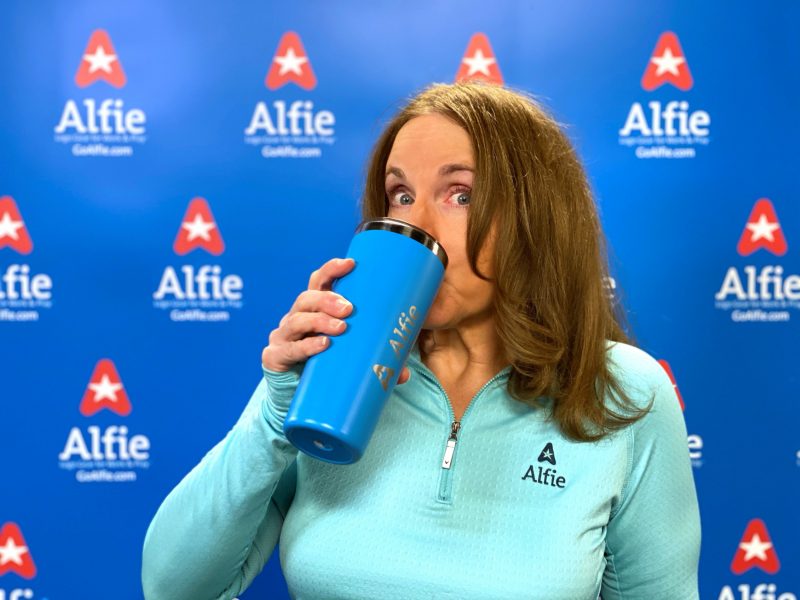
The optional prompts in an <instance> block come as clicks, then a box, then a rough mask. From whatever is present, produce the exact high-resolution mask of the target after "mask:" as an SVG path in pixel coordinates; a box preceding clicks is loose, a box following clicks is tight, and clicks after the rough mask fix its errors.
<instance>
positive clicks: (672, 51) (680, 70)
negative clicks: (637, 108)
mask: <svg viewBox="0 0 800 600" xmlns="http://www.w3.org/2000/svg"><path fill="white" fill-rule="evenodd" d="M665 83H669V84H672V85H674V86H675V87H676V88H678V89H679V90H683V91H684V92H685V91H686V90H689V89H691V87H692V85H694V80H693V79H692V74H691V72H689V63H687V62H686V56H685V55H684V53H683V49H682V48H681V43H680V42H679V41H678V36H677V35H675V34H674V33H672V32H671V31H666V32H664V33H662V34H661V37H660V38H658V43H656V48H655V50H653V55H652V56H651V57H650V61H649V62H648V63H647V68H646V69H645V71H644V75H643V76H642V87H643V88H644V89H645V90H646V91H648V92H652V91H653V90H654V89H656V88H658V87H661V86H662V85H664V84H665Z"/></svg>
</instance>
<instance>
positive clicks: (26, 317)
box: [0, 196, 53, 322]
mask: <svg viewBox="0 0 800 600" xmlns="http://www.w3.org/2000/svg"><path fill="white" fill-rule="evenodd" d="M5 249H8V250H5ZM8 251H11V252H14V253H16V254H22V255H28V254H30V253H31V252H33V240H32V239H31V236H30V233H29V232H28V227H27V225H26V224H25V221H24V219H23V218H22V215H21V214H20V212H19V208H18V207H17V203H16V202H15V201H14V199H13V198H12V197H11V196H3V197H0V257H6V256H8ZM11 256H12V257H14V254H11ZM3 263H5V261H3ZM3 263H0V273H2V275H0V321H18V322H19V321H38V320H39V316H40V313H39V310H40V309H43V308H48V309H49V308H52V306H53V280H52V279H51V278H50V276H49V275H46V274H44V273H36V274H34V273H33V272H32V269H31V266H30V265H29V264H28V262H27V261H25V262H19V261H17V260H13V259H12V260H11V262H10V264H7V265H4V264H3Z"/></svg>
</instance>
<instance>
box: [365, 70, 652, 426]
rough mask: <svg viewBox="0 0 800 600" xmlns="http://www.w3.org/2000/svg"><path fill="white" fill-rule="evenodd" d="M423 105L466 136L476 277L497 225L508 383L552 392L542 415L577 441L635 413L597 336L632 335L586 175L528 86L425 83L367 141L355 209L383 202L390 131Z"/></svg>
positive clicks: (529, 393)
mask: <svg viewBox="0 0 800 600" xmlns="http://www.w3.org/2000/svg"><path fill="white" fill-rule="evenodd" d="M430 113H436V114H441V115H444V116H446V117H448V118H450V119H452V120H453V121H454V122H455V123H457V124H458V125H459V126H461V127H462V128H464V129H465V130H466V131H467V133H468V134H469V136H470V138H471V141H472V147H473V151H474V155H475V156H474V158H475V180H474V186H473V190H472V195H471V201H470V208H469V213H468V215H469V216H468V224H467V253H468V256H469V261H470V265H471V267H472V270H473V271H474V272H475V273H476V274H477V275H478V276H479V277H482V278H483V279H488V278H487V277H486V276H484V275H483V274H482V273H480V272H479V270H478V266H477V261H478V254H479V252H480V249H481V248H482V247H483V244H484V242H485V240H486V238H487V235H489V233H490V230H491V228H492V225H493V224H496V227H497V232H496V240H497V242H496V246H495V256H494V273H495V277H494V283H495V294H494V310H495V320H496V327H497V333H498V335H499V337H500V339H501V341H502V343H503V346H504V349H505V351H506V356H507V357H508V358H509V360H510V362H511V365H512V367H513V369H512V372H511V376H510V378H509V381H508V391H509V393H510V395H511V396H512V397H513V398H515V399H516V400H519V401H521V402H525V403H527V404H529V405H531V406H534V407H536V406H542V402H541V399H542V398H550V399H552V401H553V411H552V418H554V419H555V420H556V421H557V422H558V424H559V426H560V428H561V431H562V432H563V433H564V435H566V436H567V437H569V438H571V439H574V440H578V441H595V440H598V439H600V438H602V437H604V436H605V435H607V434H608V433H610V432H612V431H614V430H617V429H619V428H621V427H624V426H625V425H627V424H629V423H632V422H634V421H636V420H637V419H638V418H640V417H641V416H642V415H643V414H644V413H645V412H646V409H644V410H639V409H637V407H636V405H635V404H634V403H633V402H632V401H631V400H630V398H628V396H627V395H626V393H625V391H624V390H623V389H622V387H621V385H620V382H619V381H618V380H617V378H616V377H615V375H614V373H613V372H612V371H611V370H610V368H609V365H608V361H607V340H610V341H619V342H624V343H632V341H631V339H630V338H629V337H628V335H627V334H626V333H625V331H624V325H626V324H627V323H626V321H625V315H624V312H623V311H622V310H621V308H620V305H619V304H617V303H615V302H614V301H613V299H612V297H611V294H609V287H608V281H609V269H608V260H607V254H606V241H605V236H604V234H603V232H602V229H601V227H600V221H599V218H598V215H597V209H596V207H595V203H594V200H593V198H592V193H591V190H590V187H589V183H588V181H587V178H586V174H585V172H584V170H583V167H582V166H581V164H580V161H579V160H578V158H577V156H576V153H575V151H574V150H573V148H572V145H571V144H570V142H569V140H568V138H567V136H566V135H565V134H564V133H563V132H562V131H561V129H560V128H559V126H558V124H557V123H556V121H555V120H554V119H553V118H552V117H550V116H549V115H548V114H547V113H546V112H545V111H544V110H543V109H542V108H541V107H540V106H539V105H538V104H537V102H536V101H535V100H533V99H532V98H531V97H529V96H527V95H525V94H524V93H522V92H517V91H512V90H510V89H508V88H504V87H500V86H496V85H491V84H482V83H477V82H467V83H456V84H435V85H432V86H430V87H428V88H427V89H425V90H423V91H422V92H421V93H419V94H417V95H416V96H415V97H413V98H412V99H411V100H410V102H409V103H408V104H407V105H406V106H405V107H404V108H402V109H401V110H400V112H399V113H398V114H397V115H395V117H394V118H393V119H392V120H391V121H390V122H389V124H388V125H387V126H386V128H385V129H384V131H383V133H382V134H381V136H380V138H379V139H378V141H377V143H376V145H375V147H374V149H373V151H372V155H371V157H370V160H369V163H368V166H367V177H366V186H365V190H364V195H363V198H362V216H363V217H364V218H365V219H370V218H376V217H381V216H385V215H386V214H387V199H386V190H385V177H386V174H385V169H386V161H387V159H388V156H389V153H390V151H391V149H392V145H393V143H394V139H395V137H396V136H397V132H398V131H399V130H400V128H401V127H402V126H403V125H404V124H405V123H407V122H408V121H409V120H411V119H413V118H414V117H417V116H420V115H424V114H430ZM609 392H612V393H613V394H614V396H613V399H612V400H611V401H609V402H606V401H605V400H604V399H605V398H606V397H607V394H608V393H609ZM612 407H615V408H612ZM617 409H622V410H621V411H620V410H617Z"/></svg>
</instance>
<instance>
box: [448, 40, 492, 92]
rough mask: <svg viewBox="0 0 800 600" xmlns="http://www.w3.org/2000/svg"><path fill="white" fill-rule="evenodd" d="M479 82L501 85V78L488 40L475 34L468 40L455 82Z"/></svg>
mask: <svg viewBox="0 0 800 600" xmlns="http://www.w3.org/2000/svg"><path fill="white" fill-rule="evenodd" d="M469 80H480V81H487V82H489V83H495V84H497V85H503V76H502V75H501V74H500V67H499V66H498V64H497V58H496V57H495V55H494V51H493V50H492V46H491V44H489V38H487V37H486V36H485V35H484V34H482V33H476V34H475V35H473V36H472V38H471V39H470V40H469V44H467V50H466V52H464V57H463V58H462V59H461V66H459V68H458V73H456V81H469Z"/></svg>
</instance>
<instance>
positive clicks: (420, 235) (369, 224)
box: [356, 217, 447, 269]
mask: <svg viewBox="0 0 800 600" xmlns="http://www.w3.org/2000/svg"><path fill="white" fill-rule="evenodd" d="M369 230H380V231H391V232H393V233H399V234H401V235H404V236H406V237H410V238H411V239H412V240H415V241H417V242H419V243H420V244H422V245H423V246H425V247H426V248H427V249H428V250H430V251H431V252H433V253H434V254H435V255H436V257H437V258H438V259H439V260H440V261H442V265H443V266H444V268H445V269H446V268H447V252H445V250H444V247H443V246H442V245H441V244H440V243H439V242H437V241H436V238H434V237H433V236H432V235H431V234H430V233H428V232H427V231H425V230H424V229H420V228H419V227H417V226H416V225H412V224H411V223H406V222H405V221H401V220H400V219H390V218H389V217H381V218H380V219H370V220H369V221H364V222H363V223H361V225H359V226H358V227H357V228H356V233H360V232H362V231H369Z"/></svg>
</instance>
